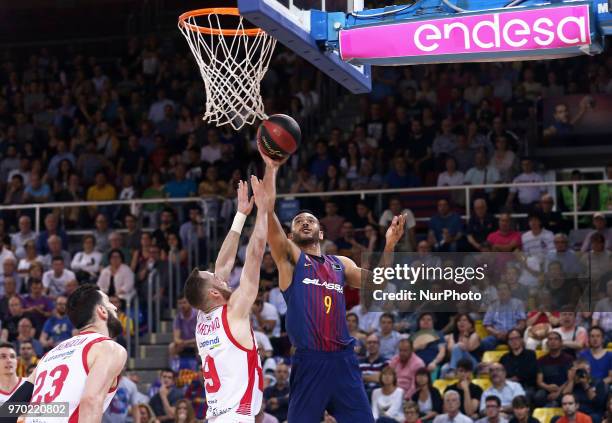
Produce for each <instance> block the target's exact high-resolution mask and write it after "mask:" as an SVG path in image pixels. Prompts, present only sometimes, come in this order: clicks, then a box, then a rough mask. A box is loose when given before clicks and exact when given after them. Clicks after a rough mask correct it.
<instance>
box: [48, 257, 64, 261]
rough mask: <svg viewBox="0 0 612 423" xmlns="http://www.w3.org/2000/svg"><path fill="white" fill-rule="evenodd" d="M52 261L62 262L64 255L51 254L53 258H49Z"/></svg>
mask: <svg viewBox="0 0 612 423" xmlns="http://www.w3.org/2000/svg"><path fill="white" fill-rule="evenodd" d="M54 261H61V262H62V263H63V262H64V257H62V256H53V259H52V260H51V262H52V263H53V262H54Z"/></svg>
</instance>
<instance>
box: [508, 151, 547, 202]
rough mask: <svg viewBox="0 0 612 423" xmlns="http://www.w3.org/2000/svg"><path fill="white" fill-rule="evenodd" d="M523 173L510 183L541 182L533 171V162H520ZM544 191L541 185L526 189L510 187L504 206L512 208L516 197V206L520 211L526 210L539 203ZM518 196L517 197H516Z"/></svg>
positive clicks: (526, 160)
mask: <svg viewBox="0 0 612 423" xmlns="http://www.w3.org/2000/svg"><path fill="white" fill-rule="evenodd" d="M521 168H522V169H523V172H522V173H521V174H520V175H518V176H517V177H516V178H514V180H513V181H512V183H513V184H520V183H523V182H543V181H544V180H543V179H542V177H541V176H540V175H538V174H537V173H536V172H535V171H534V167H533V162H532V161H531V159H523V160H522V161H521ZM545 191H546V187H544V186H543V185H534V186H527V187H511V188H510V194H509V195H508V198H507V200H506V205H507V206H508V207H512V206H513V205H514V200H515V199H516V198H517V197H518V206H519V209H520V210H528V209H529V208H531V207H532V206H533V205H534V204H535V203H537V202H538V201H540V197H541V195H542V194H543V193H544V192H545ZM517 194H518V195H517Z"/></svg>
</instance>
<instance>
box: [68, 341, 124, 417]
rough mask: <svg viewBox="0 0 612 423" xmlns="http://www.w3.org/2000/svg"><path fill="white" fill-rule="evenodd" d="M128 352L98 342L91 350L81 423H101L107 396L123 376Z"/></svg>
mask: <svg viewBox="0 0 612 423" xmlns="http://www.w3.org/2000/svg"><path fill="white" fill-rule="evenodd" d="M126 360H127V352H126V351H125V348H123V347H122V346H121V345H119V344H117V343H115V342H107V341H105V342H98V343H97V344H94V345H93V346H92V347H91V350H89V353H88V357H87V363H88V365H89V369H90V370H89V374H88V375H87V381H86V382H85V389H84V390H83V395H82V396H81V403H80V405H79V423H81V422H82V423H86V422H87V423H89V422H101V421H102V408H103V406H104V399H105V398H106V394H107V393H108V391H109V390H110V388H112V387H113V385H114V384H115V383H116V382H117V377H118V376H119V374H121V371H122V370H123V367H124V366H125V362H126Z"/></svg>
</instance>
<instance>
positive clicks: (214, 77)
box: [179, 13, 276, 130]
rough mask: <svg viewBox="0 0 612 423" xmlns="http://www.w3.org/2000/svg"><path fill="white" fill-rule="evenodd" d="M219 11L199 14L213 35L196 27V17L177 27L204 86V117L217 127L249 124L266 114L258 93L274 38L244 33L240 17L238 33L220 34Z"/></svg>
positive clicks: (264, 34) (264, 117)
mask: <svg viewBox="0 0 612 423" xmlns="http://www.w3.org/2000/svg"><path fill="white" fill-rule="evenodd" d="M220 16H221V15H220V14H216V13H212V14H209V15H206V16H202V17H200V19H201V20H203V21H205V22H206V21H207V22H208V28H210V29H212V30H213V31H214V32H216V34H206V33H202V32H200V31H198V30H197V28H198V27H202V26H201V25H202V24H201V23H200V24H199V25H198V24H197V23H196V18H195V17H193V16H192V17H188V18H186V19H185V21H184V23H183V22H179V29H180V30H181V32H182V33H183V35H184V36H185V39H186V40H187V43H189V47H190V48H191V51H192V53H193V55H194V57H195V59H196V61H197V63H198V66H199V68H200V74H201V75H202V79H203V80H204V87H205V89H206V110H205V113H204V117H203V119H204V120H205V121H207V122H210V123H214V124H216V125H217V126H223V125H227V124H230V125H231V126H232V127H233V128H234V129H235V130H239V129H240V128H242V127H243V126H244V125H247V124H248V125H252V124H253V123H255V121H256V120H257V119H259V120H263V119H266V118H267V116H266V114H265V112H264V104H263V100H262V98H261V94H260V84H261V80H262V79H263V77H264V75H265V74H266V71H267V70H268V65H269V64H270V59H271V58H272V53H273V52H274V47H275V46H276V39H274V38H272V37H271V36H269V35H268V34H267V33H265V32H264V31H260V33H259V34H258V35H252V36H249V35H246V33H245V31H246V29H245V28H244V24H243V18H242V16H240V17H239V20H240V21H239V24H238V27H237V28H236V33H237V35H231V36H230V35H222V34H221V31H223V27H222V25H221V22H220V19H219V17H220Z"/></svg>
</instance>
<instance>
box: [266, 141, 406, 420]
mask: <svg viewBox="0 0 612 423" xmlns="http://www.w3.org/2000/svg"><path fill="white" fill-rule="evenodd" d="M261 155H262V158H263V159H264V161H265V163H266V171H265V176H264V187H265V190H266V192H267V193H268V195H269V199H270V201H271V203H272V204H271V205H270V207H269V208H268V209H269V210H270V212H269V213H270V215H269V216H268V222H269V226H268V243H269V244H270V249H271V251H272V257H273V258H274V261H275V262H276V266H277V267H278V273H279V285H280V289H281V292H282V294H283V297H284V298H285V301H286V302H287V314H286V328H287V333H288V334H289V339H290V340H291V343H292V344H293V346H294V347H295V348H296V352H295V354H294V356H293V359H292V367H291V378H290V397H289V413H288V416H287V421H289V422H290V423H315V422H320V421H321V420H322V419H323V414H324V412H325V410H327V411H328V412H329V414H331V415H332V416H334V418H335V419H336V420H337V421H338V423H373V422H374V418H373V417H372V410H371V407H370V404H369V401H368V398H367V396H366V393H365V389H364V385H363V381H362V379H361V372H360V371H359V364H358V362H357V358H356V356H355V353H354V351H353V344H354V342H355V340H354V339H353V338H352V337H351V336H350V334H349V331H348V328H347V326H346V305H345V301H344V287H345V286H350V287H354V288H360V287H361V278H362V269H360V268H359V267H357V265H356V264H355V262H354V261H353V260H351V259H349V258H347V257H342V256H332V255H323V254H321V247H320V241H321V240H322V239H323V232H322V231H321V230H320V226H319V220H318V219H317V218H316V217H315V216H314V215H313V214H312V213H310V212H308V211H303V212H300V213H298V214H297V215H296V216H295V218H294V219H293V221H292V223H291V233H290V234H289V237H287V235H286V234H285V232H284V231H283V228H282V226H281V224H280V222H279V220H278V218H277V217H276V214H275V213H274V207H273V204H274V201H275V199H276V173H277V171H278V168H279V166H280V165H281V164H282V163H281V162H276V161H274V160H272V159H270V158H268V157H267V156H266V155H265V154H263V153H262V154H261ZM404 222H405V217H404V216H396V217H395V218H394V219H393V222H392V224H391V226H390V228H389V229H388V230H387V234H386V244H385V249H384V251H385V252H392V251H393V249H394V247H395V245H396V244H397V242H398V241H399V240H400V238H401V237H402V235H403V233H404Z"/></svg>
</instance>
